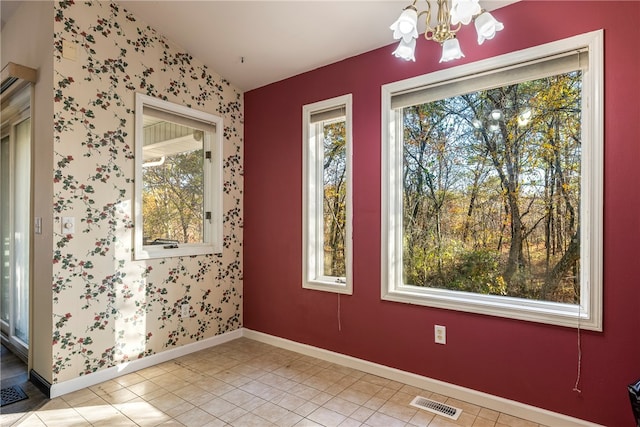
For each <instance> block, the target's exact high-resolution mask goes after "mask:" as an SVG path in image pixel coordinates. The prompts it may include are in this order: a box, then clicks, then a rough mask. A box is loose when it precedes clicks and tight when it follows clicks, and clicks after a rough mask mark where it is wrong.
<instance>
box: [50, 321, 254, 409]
mask: <svg viewBox="0 0 640 427" xmlns="http://www.w3.org/2000/svg"><path fill="white" fill-rule="evenodd" d="M242 335H243V331H242V329H236V330H235V331H231V332H227V333H224V334H222V335H216V336H215V337H211V338H207V339H204V340H201V341H196V342H193V343H189V344H185V345H183V346H181V347H177V348H172V349H169V350H166V351H163V352H162V353H156V354H153V355H151V356H147V357H144V358H142V359H136V360H132V361H131V362H126V363H122V364H120V365H118V366H112V367H111V368H107V369H103V370H101V371H98V372H95V373H93V374H89V375H83V376H81V377H77V378H74V379H71V380H69V381H63V382H61V383H55V384H52V385H51V389H50V391H49V397H50V398H51V399H53V398H54V397H58V396H62V395H63V394H67V393H71V392H74V391H77V390H81V389H83V388H86V387H92V386H94V385H96V384H100V383H101V382H104V381H109V380H112V379H114V378H117V377H120V376H122V375H126V374H130V373H131V372H135V371H138V370H140V369H144V368H148V367H150V366H153V365H158V364H160V363H163V362H166V361H168V360H171V359H175V358H177V357H180V356H186V355H187V354H190V353H193V352H196V351H200V350H204V349H206V348H209V347H214V346H216V345H220V344H223V343H225V342H228V341H232V340H235V339H237V338H240V337H242Z"/></svg>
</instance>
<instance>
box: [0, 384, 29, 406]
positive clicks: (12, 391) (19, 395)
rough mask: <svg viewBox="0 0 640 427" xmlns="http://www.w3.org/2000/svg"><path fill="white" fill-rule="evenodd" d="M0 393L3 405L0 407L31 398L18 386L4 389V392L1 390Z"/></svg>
mask: <svg viewBox="0 0 640 427" xmlns="http://www.w3.org/2000/svg"><path fill="white" fill-rule="evenodd" d="M0 393H1V394H2V405H0V406H5V405H9V404H11V403H15V402H20V401H21V400H24V399H28V398H29V396H27V395H26V393H25V392H24V391H22V389H21V388H20V386H18V385H14V386H12V387H7V388H3V389H2V390H0Z"/></svg>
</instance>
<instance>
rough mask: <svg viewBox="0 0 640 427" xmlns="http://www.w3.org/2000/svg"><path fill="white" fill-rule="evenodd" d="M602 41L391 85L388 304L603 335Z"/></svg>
mask: <svg viewBox="0 0 640 427" xmlns="http://www.w3.org/2000/svg"><path fill="white" fill-rule="evenodd" d="M598 40H599V39H598V36H597V35H594V34H591V35H585V36H582V37H577V38H575V39H573V40H569V41H563V42H558V43H555V44H553V45H551V46H545V47H539V48H532V49H531V50H530V51H529V52H520V53H518V54H517V55H512V56H509V55H505V56H504V57H502V58H498V59H497V60H494V61H492V63H491V65H492V67H491V68H492V71H491V72H484V73H482V72H481V73H478V71H477V68H479V67H481V66H482V65H483V64H475V65H474V64H470V66H467V67H466V68H467V69H466V70H465V66H463V67H460V68H459V69H458V71H457V72H454V73H449V74H448V76H449V77H445V74H440V75H436V76H431V77H426V78H425V81H429V80H430V79H431V80H430V81H429V82H428V83H426V84H421V85H419V86H418V87H416V86H414V85H415V80H413V81H409V82H399V83H397V84H392V85H389V86H388V87H387V88H385V89H383V97H384V96H385V94H386V96H387V97H388V98H387V99H386V105H387V106H388V108H389V110H388V112H386V113H384V112H383V115H385V116H386V117H387V118H388V119H387V124H388V129H389V134H388V135H387V136H386V139H385V136H384V135H383V139H384V140H385V152H384V157H385V160H386V163H385V165H386V166H387V169H386V170H385V173H384V174H383V175H385V177H384V182H385V184H384V186H383V187H384V189H385V195H384V197H383V203H388V206H390V207H389V208H386V207H385V206H383V212H384V211H385V209H388V210H386V215H383V217H384V221H383V265H384V267H385V268H386V273H387V274H386V275H384V274H383V281H384V282H385V283H384V286H385V288H383V293H385V292H386V298H387V299H392V300H398V301H404V302H412V303H417V304H424V305H435V306H440V307H445V308H454V309H462V310H466V311H474V312H480V313H486V314H498V315H502V316H508V317H516V318H525V319H529V320H537V321H543V322H547V323H558V324H564V325H575V324H577V322H581V323H582V325H583V326H584V325H586V327H588V328H592V329H599V328H600V322H601V319H600V317H599V313H600V308H599V307H600V306H601V302H600V300H599V295H600V293H601V288H600V286H601V280H600V275H601V273H600V268H601V251H600V245H601V242H600V241H599V239H598V236H600V235H601V213H600V212H601V203H602V197H601V191H602V190H601V186H602V184H601V170H602V165H601V152H602V148H601V147H602V140H601V131H600V130H599V126H600V125H599V124H598V123H599V122H597V120H599V119H600V118H601V109H600V107H599V106H598V105H597V104H596V102H595V100H597V99H599V98H600V97H599V96H598V91H599V90H600V89H599V87H600V86H599V84H598V81H599V78H600V77H601V71H600V68H601V66H599V65H598V61H596V59H597V57H598V56H599V54H598V52H599V51H598V47H597V45H598ZM569 46H570V47H569ZM553 50H556V51H557V52H555V53H553ZM549 51H552V52H551V53H550V52H549ZM527 54H528V55H529V57H530V58H529V59H528V60H523V58H526V56H527ZM538 55H542V56H543V57H542V58H540V57H538ZM495 62H498V63H501V64H502V66H501V67H496V66H495V65H496V64H495ZM484 65H487V64H484ZM469 67H476V71H474V72H473V73H471V72H469V69H470V68H469ZM452 74H453V76H454V77H451V75H452ZM476 75H477V76H478V77H475V76H476ZM444 78H446V79H447V80H445V81H442V80H440V79H444ZM383 102H384V101H383ZM384 241H386V242H388V243H389V248H390V249H389V250H388V251H385V249H384V248H385V246H384V245H385V244H384ZM578 319H579V320H578Z"/></svg>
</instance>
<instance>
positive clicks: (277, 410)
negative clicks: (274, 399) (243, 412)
mask: <svg viewBox="0 0 640 427" xmlns="http://www.w3.org/2000/svg"><path fill="white" fill-rule="evenodd" d="M251 413H252V414H255V415H257V416H259V417H262V418H264V419H265V420H268V421H270V422H272V423H274V424H278V421H279V420H280V419H282V418H284V417H285V416H287V415H288V414H289V411H288V410H286V409H284V408H283V407H281V406H278V405H275V404H273V403H271V402H266V403H265V404H264V405H262V406H258V407H257V408H256V409H254V410H253V411H251Z"/></svg>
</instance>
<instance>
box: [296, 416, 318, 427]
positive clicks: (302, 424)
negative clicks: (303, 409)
mask: <svg viewBox="0 0 640 427" xmlns="http://www.w3.org/2000/svg"><path fill="white" fill-rule="evenodd" d="M295 427H324V426H323V425H322V424H318V423H317V422H315V421H311V420H310V419H308V418H303V419H302V420H300V421H299V422H298V423H297V424H296V425H295Z"/></svg>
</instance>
